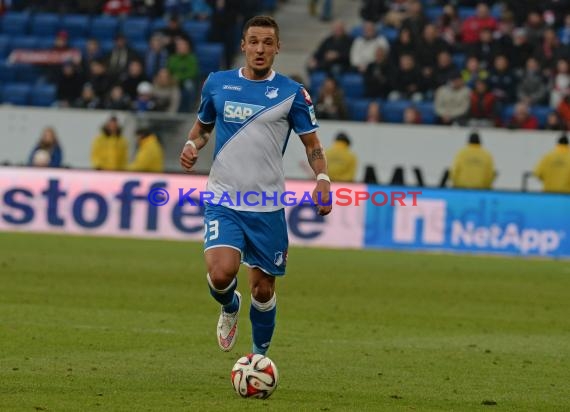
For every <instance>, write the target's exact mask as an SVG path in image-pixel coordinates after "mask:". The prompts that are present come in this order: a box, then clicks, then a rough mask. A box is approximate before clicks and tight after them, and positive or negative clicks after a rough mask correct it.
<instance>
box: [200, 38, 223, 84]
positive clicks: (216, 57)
mask: <svg viewBox="0 0 570 412" xmlns="http://www.w3.org/2000/svg"><path fill="white" fill-rule="evenodd" d="M196 55H197V56H198V63H199V65H200V74H201V75H202V76H207V75H208V74H209V73H210V72H215V71H218V70H219V69H220V66H221V64H222V59H223V56H224V46H223V45H222V44H221V43H204V44H198V45H196Z"/></svg>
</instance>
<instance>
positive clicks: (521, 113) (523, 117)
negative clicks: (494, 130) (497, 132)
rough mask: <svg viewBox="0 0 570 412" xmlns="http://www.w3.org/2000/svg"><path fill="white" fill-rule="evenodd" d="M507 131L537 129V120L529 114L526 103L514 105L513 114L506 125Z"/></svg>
mask: <svg viewBox="0 0 570 412" xmlns="http://www.w3.org/2000/svg"><path fill="white" fill-rule="evenodd" d="M507 127H508V128H509V129H525V130H536V129H538V119H537V118H536V116H534V115H533V114H532V113H531V112H530V108H529V106H528V104H527V103H526V102H519V103H517V104H516V105H515V109H514V113H513V115H512V117H511V118H510V119H509V121H508V123H507Z"/></svg>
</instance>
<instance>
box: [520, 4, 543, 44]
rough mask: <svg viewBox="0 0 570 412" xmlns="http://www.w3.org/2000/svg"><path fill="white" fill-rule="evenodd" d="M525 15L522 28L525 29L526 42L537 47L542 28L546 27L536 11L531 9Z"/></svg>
mask: <svg viewBox="0 0 570 412" xmlns="http://www.w3.org/2000/svg"><path fill="white" fill-rule="evenodd" d="M526 16H527V17H526V22H525V25H524V29H525V30H526V35H527V38H528V42H529V43H530V44H531V45H532V46H533V47H537V46H538V45H539V43H540V41H541V39H542V34H543V32H544V29H545V28H546V26H545V24H544V20H543V19H542V15H541V14H540V12H538V11H531V12H529V13H528V14H527V15H526Z"/></svg>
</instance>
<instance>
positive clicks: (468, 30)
mask: <svg viewBox="0 0 570 412" xmlns="http://www.w3.org/2000/svg"><path fill="white" fill-rule="evenodd" d="M483 29H489V30H491V32H493V31H495V30H496V29H497V20H495V18H494V17H493V16H491V13H490V11H489V6H488V5H487V4H485V3H483V2H481V3H479V4H477V11H476V14H475V15H474V16H471V17H468V18H466V19H465V20H464V21H463V24H462V25H461V35H462V38H463V43H465V44H468V45H469V44H473V43H476V42H477V40H479V34H480V32H481V30H483Z"/></svg>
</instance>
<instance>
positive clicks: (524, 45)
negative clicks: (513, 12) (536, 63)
mask: <svg viewBox="0 0 570 412" xmlns="http://www.w3.org/2000/svg"><path fill="white" fill-rule="evenodd" d="M533 53H534V46H533V45H532V44H530V43H529V42H528V37H527V34H526V30H525V29H522V28H519V29H516V30H514V31H513V47H512V50H511V54H510V63H511V67H512V69H513V71H514V72H515V73H516V74H518V75H520V74H522V72H523V71H524V68H525V65H526V61H527V60H528V59H529V58H530V57H531V56H532V55H533Z"/></svg>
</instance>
